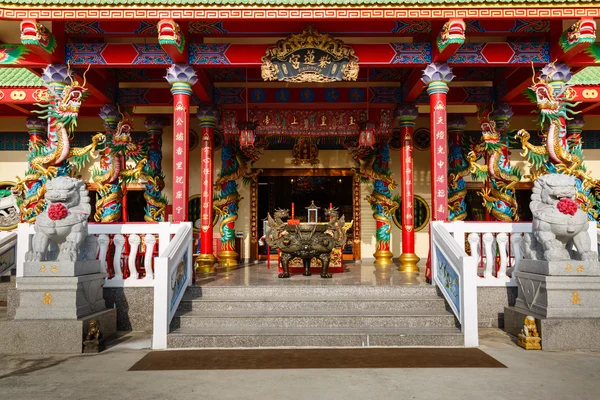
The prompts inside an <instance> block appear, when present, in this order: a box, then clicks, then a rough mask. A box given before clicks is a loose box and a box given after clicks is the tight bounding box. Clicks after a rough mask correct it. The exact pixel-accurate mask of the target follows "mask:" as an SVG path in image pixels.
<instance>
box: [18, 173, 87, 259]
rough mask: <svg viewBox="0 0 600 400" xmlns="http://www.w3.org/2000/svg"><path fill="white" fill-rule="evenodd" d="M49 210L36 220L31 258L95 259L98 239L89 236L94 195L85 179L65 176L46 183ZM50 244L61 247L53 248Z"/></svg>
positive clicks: (28, 253) (26, 256)
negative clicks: (90, 193) (91, 195)
mask: <svg viewBox="0 0 600 400" xmlns="http://www.w3.org/2000/svg"><path fill="white" fill-rule="evenodd" d="M45 197H46V202H47V207H46V210H45V211H44V212H43V213H42V214H40V215H39V216H38V217H37V219H36V221H35V235H34V236H33V243H32V249H31V251H29V252H27V254H26V255H25V259H26V260H27V261H53V260H65V261H79V260H94V259H96V253H97V246H98V244H97V240H96V238H95V237H94V236H88V217H89V215H90V212H91V206H90V197H89V194H88V191H87V189H86V186H85V183H84V182H82V181H81V180H79V179H75V178H69V177H66V176H61V177H58V178H55V179H52V180H50V181H48V183H46V196H45ZM49 247H53V248H58V255H56V257H55V251H49Z"/></svg>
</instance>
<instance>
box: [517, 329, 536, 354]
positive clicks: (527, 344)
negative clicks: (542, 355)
mask: <svg viewBox="0 0 600 400" xmlns="http://www.w3.org/2000/svg"><path fill="white" fill-rule="evenodd" d="M517 338H518V341H517V344H518V345H519V347H522V348H524V349H525V350H541V349H542V345H541V341H542V339H541V338H539V337H533V336H525V335H521V334H520V333H519V336H517Z"/></svg>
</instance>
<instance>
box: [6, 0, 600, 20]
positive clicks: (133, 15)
mask: <svg viewBox="0 0 600 400" xmlns="http://www.w3.org/2000/svg"><path fill="white" fill-rule="evenodd" d="M36 1H37V3H36ZM64 1H65V0H32V1H31V2H30V3H29V4H27V5H17V4H18V3H17V4H15V3H16V2H17V0H9V2H7V1H4V2H2V1H0V19H8V20H11V19H12V20H21V19H26V18H33V19H40V20H112V19H129V20H159V19H181V20H190V19H210V20H225V19H239V18H254V19H267V20H268V19H299V18H300V19H317V20H318V19H331V18H340V19H348V18H353V19H357V18H379V19H420V18H427V19H448V18H466V19H515V18H543V19H548V18H582V17H589V18H600V1H597V0H590V1H588V2H586V1H585V0H584V1H579V2H576V1H577V0H572V1H564V0H557V1H556V2H554V1H552V0H549V1H544V2H540V3H538V4H535V3H533V4H532V3H526V2H524V1H522V0H517V1H516V2H512V0H494V1H490V2H484V1H479V2H477V3H469V2H468V1H469V0H448V2H447V3H446V2H444V3H442V2H440V1H439V0H412V1H411V4H409V5H399V4H398V3H397V2H396V3H395V4H386V2H390V0H321V2H322V3H323V4H322V5H309V6H304V5H289V3H288V5H284V4H280V3H282V2H283V0H271V2H272V3H273V5H265V4H264V3H263V4H256V5H252V4H251V3H250V2H248V5H239V0H221V3H220V4H219V5H210V4H209V5H203V6H181V5H177V6H174V5H171V4H173V3H175V2H182V1H185V0H162V1H163V2H164V3H170V4H162V5H155V4H158V0H157V1H154V0H145V1H146V2H151V3H152V4H142V5H140V4H136V5H134V6H127V5H126V4H125V3H123V4H122V5H121V4H115V3H117V2H119V1H123V2H125V0H115V1H114V2H113V4H112V5H103V6H99V5H97V3H98V2H100V1H101V0H80V2H82V3H88V4H83V5H81V4H76V5H65V4H61V3H62V2H64ZM143 1H144V0H141V1H140V3H141V2H143ZM210 1H211V0H208V1H207V3H208V2H210ZM250 1H251V0H250ZM298 1H299V2H302V0H298ZM305 1H307V2H308V1H310V0H305ZM407 1H410V0H407ZM236 2H237V5H236ZM315 2H316V0H315ZM350 2H352V4H350V5H349V4H348V3H350ZM196 4H197V3H196Z"/></svg>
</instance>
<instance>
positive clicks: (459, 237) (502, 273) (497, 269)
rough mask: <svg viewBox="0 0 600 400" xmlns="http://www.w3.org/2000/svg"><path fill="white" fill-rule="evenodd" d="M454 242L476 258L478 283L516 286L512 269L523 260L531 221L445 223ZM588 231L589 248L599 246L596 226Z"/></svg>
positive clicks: (590, 227)
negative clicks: (525, 237) (524, 240)
mask: <svg viewBox="0 0 600 400" xmlns="http://www.w3.org/2000/svg"><path fill="white" fill-rule="evenodd" d="M444 227H445V228H446V230H447V231H448V232H450V233H451V234H452V236H453V237H454V240H455V241H456V243H457V244H458V245H459V246H460V247H461V248H462V249H463V250H465V252H466V253H467V254H468V255H470V256H472V257H475V259H476V260H477V274H478V276H479V279H477V286H516V282H515V280H514V278H513V272H515V271H518V270H519V261H520V260H522V259H523V255H522V253H521V240H522V239H523V234H524V233H531V222H464V221H456V222H446V223H444ZM588 232H589V235H590V239H591V241H592V249H595V248H597V247H598V238H597V235H598V232H597V229H596V225H595V224H594V223H590V225H589V228H588Z"/></svg>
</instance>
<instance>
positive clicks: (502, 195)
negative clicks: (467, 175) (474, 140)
mask: <svg viewBox="0 0 600 400" xmlns="http://www.w3.org/2000/svg"><path fill="white" fill-rule="evenodd" d="M510 113H511V114H512V110H511V111H510ZM479 123H480V125H481V134H482V142H481V143H479V144H477V145H475V146H474V148H473V150H472V151H471V152H469V154H468V155H467V160H468V161H469V165H470V169H469V170H470V172H471V174H472V177H473V179H479V180H487V179H489V182H490V185H489V187H487V188H484V189H482V191H481V192H480V194H481V196H482V197H483V205H484V206H485V207H486V208H487V210H488V211H489V212H490V213H491V214H492V216H493V217H494V218H496V219H497V220H499V221H505V222H511V221H518V220H519V214H518V212H517V209H518V205H517V200H516V198H515V189H514V188H515V186H516V184H517V183H519V182H520V181H521V175H522V174H521V171H520V169H519V168H518V167H513V166H511V165H510V160H509V158H508V145H507V142H506V140H504V139H503V138H502V135H501V133H500V132H499V131H498V129H496V122H495V121H493V120H492V112H488V113H487V114H486V115H485V116H482V115H481V114H480V115H479ZM507 127H508V124H505V126H504V129H506V128H507ZM482 156H483V157H485V158H486V164H487V165H481V164H478V163H477V159H478V158H480V157H482Z"/></svg>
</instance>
